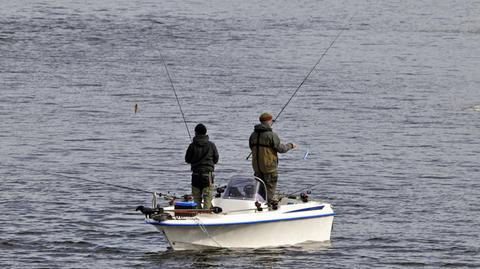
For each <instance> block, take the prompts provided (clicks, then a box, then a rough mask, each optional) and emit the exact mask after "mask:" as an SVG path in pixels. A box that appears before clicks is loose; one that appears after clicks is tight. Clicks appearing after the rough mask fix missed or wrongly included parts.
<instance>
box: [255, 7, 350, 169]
mask: <svg viewBox="0 0 480 269" xmlns="http://www.w3.org/2000/svg"><path fill="white" fill-rule="evenodd" d="M357 12H358V10H357V11H356V12H355V13H354V14H353V15H352V16H351V17H350V19H349V20H348V22H347V23H346V24H345V25H344V26H343V27H342V29H341V30H340V31H339V32H338V33H337V35H336V36H335V38H334V39H333V40H332V42H331V43H330V45H329V46H328V47H327V48H326V49H325V51H324V52H323V53H322V55H321V56H320V58H319V59H318V60H317V62H316V63H315V65H314V66H313V67H312V69H310V71H309V72H308V74H307V75H306V76H305V78H304V79H303V80H302V82H301V83H300V84H299V85H298V87H297V88H296V89H295V91H294V92H293V94H292V95H291V96H290V98H289V99H288V101H287V103H286V104H285V105H284V106H283V107H282V109H281V110H280V112H278V114H277V116H276V117H275V118H274V119H273V120H272V125H273V123H275V122H276V121H277V119H278V117H280V114H282V112H283V111H284V110H285V108H286V107H287V106H288V104H290V101H292V99H293V97H295V95H296V94H297V92H298V91H299V90H300V88H301V87H302V86H303V84H304V83H305V81H307V79H308V77H310V75H311V74H312V72H313V70H315V68H316V67H317V65H318V64H319V63H320V62H321V61H322V59H323V58H324V57H325V55H327V53H328V51H329V50H330V48H331V47H332V46H333V44H335V41H337V39H338V38H339V37H340V35H341V34H342V33H343V31H345V29H346V28H347V26H348V25H349V24H350V22H351V21H352V19H353V17H355V15H356V14H357ZM250 156H252V152H250V154H248V156H247V158H246V160H248V159H249V158H250Z"/></svg>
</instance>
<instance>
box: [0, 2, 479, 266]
mask: <svg viewBox="0 0 480 269" xmlns="http://www.w3.org/2000/svg"><path fill="white" fill-rule="evenodd" d="M0 2H1V9H0V56H1V58H0V91H1V92H0V93H1V94H0V177H1V188H0V210H1V212H0V233H1V237H0V252H1V253H2V254H1V255H0V267H2V268H107V267H113V268H184V267H191V268H202V267H218V268H222V267H231V268H293V267H302V268H479V267H480V255H479V248H480V243H479V242H480V228H479V227H480V158H479V156H480V17H479V14H480V1H473V0H472V1H467V0H465V1H461V0H454V1H446V0H440V1H433V0H431V1H413V0H407V1H399V0H398V1H378V0H370V1H314V0H305V1H282V0H280V1H273V0H270V1H269V0H267V1H250V0H247V1H229V0H226V1H225V0H223V1H215V0H214V1H194V0H189V1H140V0H132V1H124V0H116V1H113V0H109V1H91V0H85V1H80V0H78V1H60V0H54V1H46V0H39V1H34V0H17V1H6V0H2V1H0ZM354 14H355V15H354ZM353 15H354V17H353V18H352V20H351V22H350V23H349V24H347V22H348V21H349V20H350V18H351V17H352V16H353ZM343 28H345V30H344V31H343V32H342V34H341V35H340V36H339V38H338V39H337V40H336V42H335V43H334V44H333V46H332V47H331V48H330V50H329V51H328V53H327V55H326V56H325V57H324V58H323V59H322V61H321V62H320V64H319V65H318V66H317V68H316V69H315V70H314V71H313V72H312V74H311V76H310V77H309V78H308V80H307V81H306V82H305V83H304V85H303V86H302V87H301V88H300V90H299V91H298V92H297V94H296V95H295V97H294V98H293V99H292V101H291V102H290V103H289V105H288V106H287V107H286V109H285V110H284V111H283V112H282V114H281V116H280V118H279V120H278V122H277V123H275V125H274V130H275V131H276V132H277V133H278V134H279V135H280V137H281V138H282V141H284V142H295V143H297V144H299V146H300V148H299V149H298V150H296V151H293V152H289V153H288V154H285V155H282V156H281V160H280V177H279V185H278V189H279V191H282V192H288V191H292V190H296V189H298V188H300V187H302V186H305V185H308V184H318V185H317V187H316V188H315V189H314V190H313V191H312V195H311V196H312V197H314V198H316V199H320V200H324V201H326V202H329V203H331V204H332V205H333V206H334V209H335V211H336V213H337V216H336V218H335V221H334V230H333V234H332V240H331V242H329V243H326V244H312V245H302V246H298V247H286V248H276V249H259V250H246V251H234V250H217V251H203V252H172V251H169V250H168V249H167V247H168V245H167V243H166V241H165V239H164V238H163V237H162V235H161V234H160V233H158V232H156V230H155V229H154V227H152V226H149V225H146V224H144V222H143V217H142V216H141V215H140V214H138V213H136V212H135V211H134V209H135V207H136V206H138V205H147V204H148V203H149V202H150V195H149V194H148V193H142V192H135V191H129V190H126V189H120V188H116V187H114V186H108V185H102V184H95V183H92V182H87V181H85V180H81V179H75V178H72V177H66V176H64V175H70V176H74V177H78V178H82V179H87V180H94V181H99V182H105V183H110V184H120V185H123V186H128V187H133V188H137V189H141V190H147V191H158V192H165V191H171V192H174V193H178V194H184V193H187V192H189V190H190V178H189V175H190V173H189V166H188V165H186V164H185V163H184V153H185V150H186V148H187V146H188V144H189V142H190V139H189V137H188V134H187V131H186V128H185V124H184V122H183V119H182V116H181V114H180V110H179V107H178V104H177V101H176V99H175V95H174V93H173V91H172V88H171V85H170V82H169V80H168V77H167V75H166V72H165V69H164V66H163V64H162V61H161V55H163V57H164V58H165V60H166V63H167V64H168V69H169V71H170V74H171V76H172V80H173V82H174V85H175V87H176V90H177V94H178V98H179V102H180V104H181V105H182V109H183V111H184V113H185V118H186V120H187V124H188V127H189V129H190V132H193V128H194V126H195V124H196V123H198V122H203V123H204V124H206V126H207V128H208V133H209V135H210V138H211V140H212V141H214V142H215V143H216V144H217V147H218V149H219V153H220V162H219V164H218V165H217V168H216V180H217V183H218V184H223V183H225V182H226V180H227V179H229V178H230V177H231V176H233V175H237V174H246V175H249V174H251V173H252V172H251V166H250V163H249V162H248V161H246V160H245V157H246V156H247V155H248V153H249V150H248V137H249V135H250V132H251V131H252V128H253V125H254V124H256V123H257V119H258V115H259V114H260V113H261V112H264V111H270V112H271V113H273V114H274V116H276V114H278V113H279V111H280V110H281V108H282V107H283V106H284V105H285V104H286V102H287V100H288V99H289V98H290V97H291V96H292V94H293V92H294V90H295V89H296V87H297V86H298V85H299V84H300V82H301V81H302V80H303V79H304V78H305V76H306V74H307V73H308V72H309V71H310V69H311V68H312V67H313V66H314V64H315V63H316V61H317V60H318V59H319V57H320V56H321V55H322V53H324V52H325V50H326V48H327V47H328V46H329V45H330V43H331V42H332V41H333V40H334V38H335V36H336V35H337V34H338V33H339V32H340V31H341V29H343ZM135 104H138V108H139V110H138V112H137V113H134V110H133V108H134V105H135ZM307 151H308V152H309V156H308V158H307V159H303V156H304V154H305V152H307Z"/></svg>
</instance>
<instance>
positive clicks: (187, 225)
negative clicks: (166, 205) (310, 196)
mask: <svg viewBox="0 0 480 269" xmlns="http://www.w3.org/2000/svg"><path fill="white" fill-rule="evenodd" d="M332 216H335V213H330V214H322V215H314V216H304V217H296V218H283V219H272V220H261V221H245V222H233V223H214V224H205V223H202V224H201V225H202V226H230V225H248V224H260V223H271V222H280V221H294V220H302V219H313V218H326V217H332ZM148 224H152V225H158V226H170V227H173V226H177V227H197V226H200V224H182V223H178V224H176V223H175V224H174V223H164V222H159V221H156V222H148Z"/></svg>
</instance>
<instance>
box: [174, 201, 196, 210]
mask: <svg viewBox="0 0 480 269" xmlns="http://www.w3.org/2000/svg"><path fill="white" fill-rule="evenodd" d="M196 206H197V203H195V202H175V209H177V207H178V209H194V208H195V207H196Z"/></svg>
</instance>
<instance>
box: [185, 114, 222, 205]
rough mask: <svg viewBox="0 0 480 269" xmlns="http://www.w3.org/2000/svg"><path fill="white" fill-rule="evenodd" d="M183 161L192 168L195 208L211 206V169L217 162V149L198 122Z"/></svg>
mask: <svg viewBox="0 0 480 269" xmlns="http://www.w3.org/2000/svg"><path fill="white" fill-rule="evenodd" d="M185 162H187V163H189V164H190V165H191V169H192V194H193V200H194V201H195V203H197V208H202V206H201V204H202V198H203V209H210V207H211V206H212V191H213V171H214V170H215V164H216V163H217V162H218V151H217V147H216V146H215V144H214V143H213V142H211V141H209V138H208V135H207V127H205V125H203V124H201V123H199V124H197V126H196V127H195V137H194V138H193V142H192V143H191V144H190V145H189V146H188V149H187V152H186V154H185Z"/></svg>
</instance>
